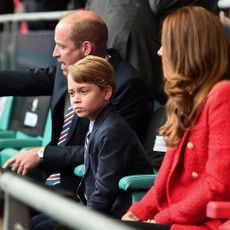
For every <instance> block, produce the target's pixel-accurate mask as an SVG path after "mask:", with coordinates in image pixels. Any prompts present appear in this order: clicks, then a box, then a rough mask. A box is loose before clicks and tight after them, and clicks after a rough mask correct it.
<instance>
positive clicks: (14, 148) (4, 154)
mask: <svg viewBox="0 0 230 230" xmlns="http://www.w3.org/2000/svg"><path fill="white" fill-rule="evenodd" d="M21 135H22V136H23V133H22V134H21ZM50 139H51V112H50V111H49V113H48V117H47V120H46V125H45V130H44V134H43V136H39V137H30V136H25V138H23V137H21V138H18V139H12V138H9V139H7V138H4V139H0V147H1V144H2V146H3V145H4V146H7V147H4V148H3V149H2V150H1V151H0V166H3V164H4V163H5V162H6V161H7V160H8V159H10V158H11V157H13V156H15V155H16V154H18V153H20V152H22V151H25V150H28V149H30V148H33V147H39V146H45V145H47V144H48V143H49V141H50Z"/></svg>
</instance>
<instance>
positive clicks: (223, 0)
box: [217, 0, 230, 10]
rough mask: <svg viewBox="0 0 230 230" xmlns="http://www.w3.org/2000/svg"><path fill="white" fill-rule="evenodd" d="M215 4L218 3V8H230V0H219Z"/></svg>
mask: <svg viewBox="0 0 230 230" xmlns="http://www.w3.org/2000/svg"><path fill="white" fill-rule="evenodd" d="M217 4H218V7H219V8H220V10H224V9H229V8H230V1H229V0H219V1H218V3H217Z"/></svg>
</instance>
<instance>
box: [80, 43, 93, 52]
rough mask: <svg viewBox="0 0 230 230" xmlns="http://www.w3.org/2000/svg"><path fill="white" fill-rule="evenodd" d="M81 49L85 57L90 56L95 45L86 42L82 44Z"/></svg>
mask: <svg viewBox="0 0 230 230" xmlns="http://www.w3.org/2000/svg"><path fill="white" fill-rule="evenodd" d="M81 49H82V52H83V54H84V56H88V55H90V54H91V53H92V52H93V49H94V44H93V43H92V42H90V41H84V42H83V43H82V44H81Z"/></svg>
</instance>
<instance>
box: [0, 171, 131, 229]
mask: <svg viewBox="0 0 230 230" xmlns="http://www.w3.org/2000/svg"><path fill="white" fill-rule="evenodd" d="M0 189H1V190H3V191H4V193H5V203H4V219H3V230H9V229H12V230H17V229H22V230H23V229H27V230H28V229H30V217H29V216H30V215H29V211H28V207H32V208H34V209H36V210H38V211H40V212H42V213H46V214H47V215H49V216H50V217H52V218H54V219H56V220H58V222H60V223H62V224H64V225H65V226H67V227H69V228H71V229H78V230H80V229H84V230H108V229H110V230H117V229H119V230H134V229H135V228H133V227H130V226H128V225H125V224H123V223H122V222H121V221H117V220H115V219H112V218H109V217H107V216H104V215H102V214H100V213H98V212H95V211H93V210H90V209H88V208H86V207H84V206H82V205H80V204H78V203H76V202H74V201H71V200H70V199H67V198H65V197H63V196H61V195H59V194H57V193H56V192H53V191H51V190H49V189H48V188H45V187H42V186H40V185H37V184H35V183H33V182H31V180H28V179H26V178H25V177H22V176H18V175H16V174H13V173H11V172H4V173H3V174H2V175H1V176H0Z"/></svg>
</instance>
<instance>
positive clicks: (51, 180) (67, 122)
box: [46, 107, 74, 185]
mask: <svg viewBox="0 0 230 230" xmlns="http://www.w3.org/2000/svg"><path fill="white" fill-rule="evenodd" d="M73 116H74V111H73V108H72V107H69V108H68V110H67V113H66V115H65V117H64V123H63V126H62V131H61V133H60V137H59V140H58V144H57V145H58V146H64V143H65V141H66V139H67V136H68V131H69V129H70V126H71V122H72V120H73ZM59 183H60V173H54V174H51V175H50V176H49V177H48V178H47V180H46V184H47V185H57V184H59Z"/></svg>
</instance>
